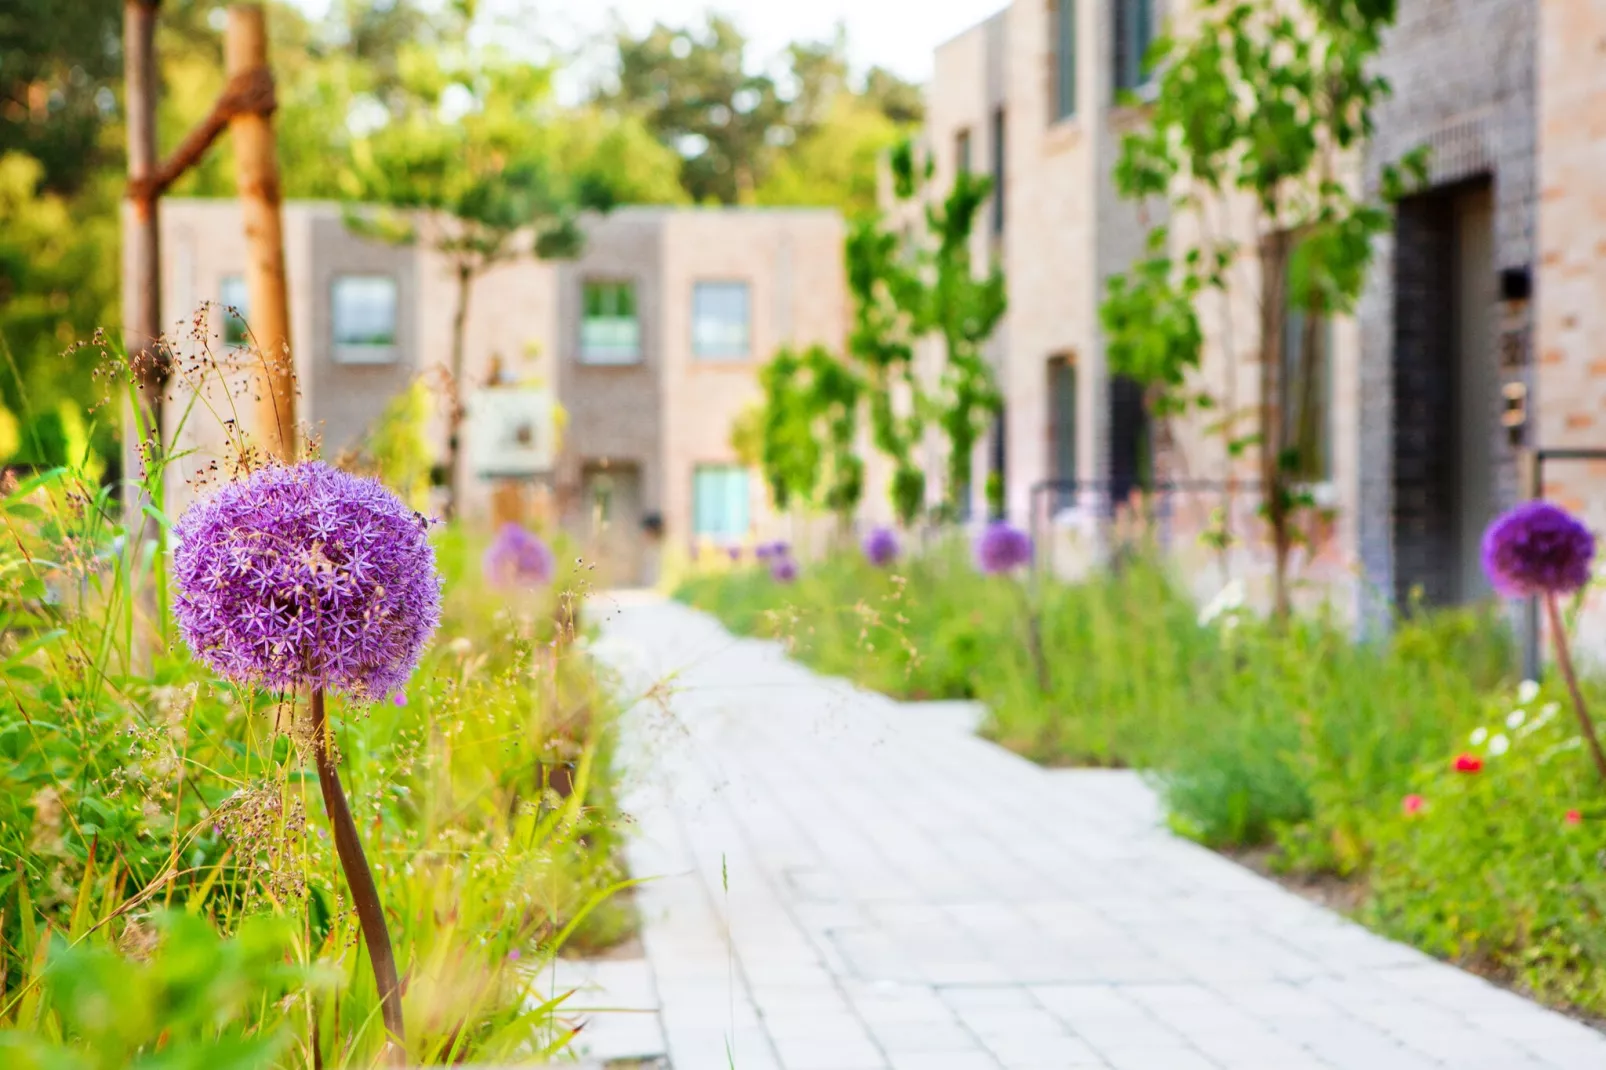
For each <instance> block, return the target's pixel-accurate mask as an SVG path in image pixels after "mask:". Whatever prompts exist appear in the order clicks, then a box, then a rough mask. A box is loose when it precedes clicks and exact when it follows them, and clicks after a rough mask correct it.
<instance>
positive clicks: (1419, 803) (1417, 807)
mask: <svg viewBox="0 0 1606 1070" xmlns="http://www.w3.org/2000/svg"><path fill="white" fill-rule="evenodd" d="M1426 805H1427V800H1425V799H1423V798H1422V796H1420V795H1407V796H1406V797H1405V799H1404V801H1402V802H1401V803H1400V809H1402V810H1404V811H1405V812H1406V813H1407V814H1416V813H1421V811H1422V807H1424V806H1426Z"/></svg>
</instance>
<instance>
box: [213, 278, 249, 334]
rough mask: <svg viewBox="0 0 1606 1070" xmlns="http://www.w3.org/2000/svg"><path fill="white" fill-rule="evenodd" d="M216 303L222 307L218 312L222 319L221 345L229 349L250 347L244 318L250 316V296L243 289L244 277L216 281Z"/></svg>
mask: <svg viewBox="0 0 1606 1070" xmlns="http://www.w3.org/2000/svg"><path fill="white" fill-rule="evenodd" d="M217 303H218V304H219V305H222V306H223V307H222V308H220V309H219V310H218V312H219V314H220V315H222V317H223V344H224V345H226V346H229V347H230V348H235V347H238V346H246V345H250V344H251V333H250V331H248V330H247V329H246V326H245V317H246V316H249V315H250V314H251V295H250V294H248V293H247V292H246V289H245V276H243V275H225V276H223V278H222V279H220V280H219V281H218V287H217ZM231 310H232V311H231Z"/></svg>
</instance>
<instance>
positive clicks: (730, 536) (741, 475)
mask: <svg viewBox="0 0 1606 1070" xmlns="http://www.w3.org/2000/svg"><path fill="white" fill-rule="evenodd" d="M748 502H749V497H748V486H747V469H745V468H739V467H737V466H735V465H728V464H700V465H698V466H697V469H696V471H695V472H694V473H693V475H692V531H693V533H694V534H695V535H697V536H698V537H699V538H707V539H714V540H716V541H719V542H739V541H741V540H742V539H745V538H746V537H747V529H748Z"/></svg>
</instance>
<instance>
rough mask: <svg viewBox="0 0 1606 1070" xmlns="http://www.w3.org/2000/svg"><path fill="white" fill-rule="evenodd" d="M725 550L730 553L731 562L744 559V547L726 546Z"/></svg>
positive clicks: (734, 562)
mask: <svg viewBox="0 0 1606 1070" xmlns="http://www.w3.org/2000/svg"><path fill="white" fill-rule="evenodd" d="M725 552H726V553H728V554H730V558H731V564H733V565H734V564H736V563H737V562H738V561H740V560H741V559H742V548H741V547H740V546H729V547H726V549H725Z"/></svg>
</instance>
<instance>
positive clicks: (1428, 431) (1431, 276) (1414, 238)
mask: <svg viewBox="0 0 1606 1070" xmlns="http://www.w3.org/2000/svg"><path fill="white" fill-rule="evenodd" d="M1396 226H1397V228H1398V229H1397V232H1396V242H1395V255H1394V458H1393V460H1394V515H1393V526H1394V531H1393V534H1394V598H1395V603H1396V605H1399V606H1402V607H1404V606H1410V605H1412V604H1413V603H1414V602H1415V601H1416V600H1418V599H1420V602H1421V604H1422V605H1424V606H1430V607H1431V606H1451V605H1461V604H1464V603H1467V602H1472V601H1477V600H1478V599H1481V598H1484V597H1486V596H1487V595H1488V594H1489V588H1488V584H1487V581H1486V580H1485V579H1484V577H1483V572H1482V567H1481V562H1480V560H1479V545H1480V543H1481V540H1482V537H1483V530H1484V528H1485V527H1486V526H1487V524H1488V523H1489V521H1490V520H1491V519H1492V518H1493V516H1494V510H1495V461H1496V455H1495V449H1496V445H1495V443H1496V429H1497V423H1498V416H1497V401H1498V393H1499V390H1498V384H1497V379H1498V375H1497V371H1496V367H1495V352H1494V337H1493V335H1494V312H1495V301H1496V293H1495V283H1496V278H1495V270H1494V199H1493V196H1492V191H1491V187H1490V184H1489V182H1488V180H1487V179H1484V180H1480V181H1477V182H1473V183H1467V184H1463V185H1458V186H1452V187H1446V188H1443V189H1438V190H1434V191H1432V192H1429V193H1427V194H1423V195H1421V196H1417V197H1411V198H1407V199H1406V200H1404V201H1402V202H1400V206H1399V211H1398V215H1397V223H1396Z"/></svg>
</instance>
